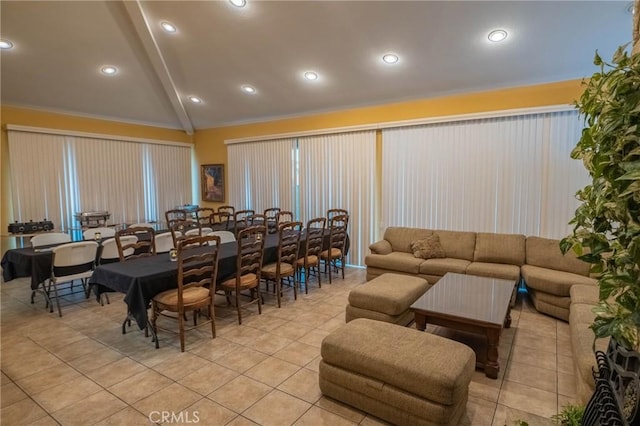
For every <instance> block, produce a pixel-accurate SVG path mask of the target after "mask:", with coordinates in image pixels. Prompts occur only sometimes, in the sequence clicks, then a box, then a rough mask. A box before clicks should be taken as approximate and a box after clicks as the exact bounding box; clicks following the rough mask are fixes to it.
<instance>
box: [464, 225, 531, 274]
mask: <svg viewBox="0 0 640 426" xmlns="http://www.w3.org/2000/svg"><path fill="white" fill-rule="evenodd" d="M524 248H525V236H524V235H519V234H492V233H486V232H478V234H477V235H476V246H475V250H474V252H473V261H474V262H486V263H506V264H510V265H518V266H520V265H523V264H524V260H525V252H524Z"/></svg>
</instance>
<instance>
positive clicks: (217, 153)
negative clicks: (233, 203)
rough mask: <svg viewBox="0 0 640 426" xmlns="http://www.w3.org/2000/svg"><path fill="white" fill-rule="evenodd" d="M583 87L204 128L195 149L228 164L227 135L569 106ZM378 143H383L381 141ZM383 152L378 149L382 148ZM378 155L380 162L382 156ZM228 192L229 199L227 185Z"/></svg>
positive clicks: (574, 83) (570, 84)
mask: <svg viewBox="0 0 640 426" xmlns="http://www.w3.org/2000/svg"><path fill="white" fill-rule="evenodd" d="M582 91H583V88H582V85H581V81H580V80H570V81H563V82H557V83H549V84H542V85H536V86H525V87H517V88H510V89H501V90H495V91H488V92H478V93H470V94H463V95H455V96H447V97H442V98H433V99H422V100H417V101H409V102H399V103H391V104H385V105H378V106H370V107H364V108H356V109H349V110H343V111H335V112H329V113H323V114H315V115H309V116H304V117H298V118H290V119H284V120H274V121H268V122H262V123H253V124H245V125H238V126H227V127H218V128H213V129H203V130H197V131H196V132H195V152H196V158H197V161H198V162H199V163H200V164H207V163H222V164H225V165H226V164H227V148H226V145H225V144H224V141H225V140H228V139H236V138H245V137H257V136H266V135H273V134H279V133H294V132H306V131H312V130H320V129H328V128H334V127H343V126H357V125H367V124H374V123H382V122H389V121H401V120H412V119H420V118H429V117H442V116H448V115H458V114H471V113H478V112H489V111H501V110H508V109H517V108H532V107H541V106H549V105H563V104H564V105H567V104H571V103H573V102H574V101H575V100H577V99H578V98H579V96H580V94H581V93H582ZM379 146H381V145H380V144H379ZM380 151H381V150H380V149H379V150H378V152H380ZM378 160H379V161H380V159H378ZM378 170H381V167H378ZM378 172H379V171H378ZM225 173H226V172H225ZM225 185H226V182H225ZM225 192H226V200H225V201H228V199H229V194H228V187H227V188H226V191H225ZM209 204H211V206H214V207H215V206H216V205H220V203H209Z"/></svg>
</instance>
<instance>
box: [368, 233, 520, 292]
mask: <svg viewBox="0 0 640 426" xmlns="http://www.w3.org/2000/svg"><path fill="white" fill-rule="evenodd" d="M434 234H435V235H437V236H438V237H439V240H440V244H441V245H442V248H443V249H444V252H445V254H446V257H444V258H434V259H422V258H417V257H415V256H414V255H413V252H412V250H411V243H412V242H413V241H416V240H419V239H423V238H425V237H428V236H431V235H434ZM524 242H525V236H524V235H511V234H490V233H476V232H462V231H439V230H438V231H434V230H430V229H419V228H402V227H389V228H387V230H386V231H385V234H384V239H383V240H381V241H378V242H376V243H373V244H372V245H371V246H369V248H370V249H371V254H370V255H368V256H367V257H366V258H365V263H366V265H367V280H370V279H372V278H375V277H377V276H379V275H382V274H385V273H387V272H395V273H401V274H406V275H416V276H419V277H421V278H424V279H426V280H427V281H428V282H429V284H430V285H433V284H435V283H436V282H438V280H439V279H440V278H442V277H443V276H444V275H445V274H446V273H447V272H456V273H459V274H472V275H480V276H485V277H493V278H504V279H513V280H517V279H519V277H520V265H522V264H523V263H524V260H525V251H524Z"/></svg>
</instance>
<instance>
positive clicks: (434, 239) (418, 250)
mask: <svg viewBox="0 0 640 426" xmlns="http://www.w3.org/2000/svg"><path fill="white" fill-rule="evenodd" d="M411 251H413V255H414V256H415V257H419V258H421V259H437V258H443V257H446V254H445V253H444V249H443V248H442V244H440V238H438V236H437V235H429V236H428V237H425V238H421V239H419V240H415V241H412V242H411Z"/></svg>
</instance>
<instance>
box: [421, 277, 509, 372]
mask: <svg viewBox="0 0 640 426" xmlns="http://www.w3.org/2000/svg"><path fill="white" fill-rule="evenodd" d="M516 284H517V282H514V281H511V280H500V279H495V278H485V277H476V276H473V275H464V274H453V273H448V274H446V275H445V276H444V277H442V278H441V279H440V280H439V281H438V282H437V283H436V284H435V285H434V286H433V287H431V288H430V289H429V290H427V292H426V293H425V294H424V295H422V296H421V297H420V298H419V299H418V300H416V301H415V302H414V303H413V305H411V306H410V308H409V309H411V310H412V311H413V313H414V315H415V319H416V328H417V329H418V330H421V331H424V330H425V329H426V326H427V323H429V324H433V325H439V326H442V327H447V328H450V329H453V330H459V331H462V332H468V333H475V334H481V335H484V336H486V353H482V352H481V351H480V352H479V351H478V349H477V348H474V350H476V359H477V363H476V366H478V367H481V368H482V367H484V371H485V374H486V375H487V377H490V378H492V379H497V378H498V372H499V371H500V363H499V361H498V345H499V344H500V334H501V332H502V328H503V327H504V328H509V327H510V326H511V303H512V301H513V300H514V298H515V294H516V293H515V289H516Z"/></svg>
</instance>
